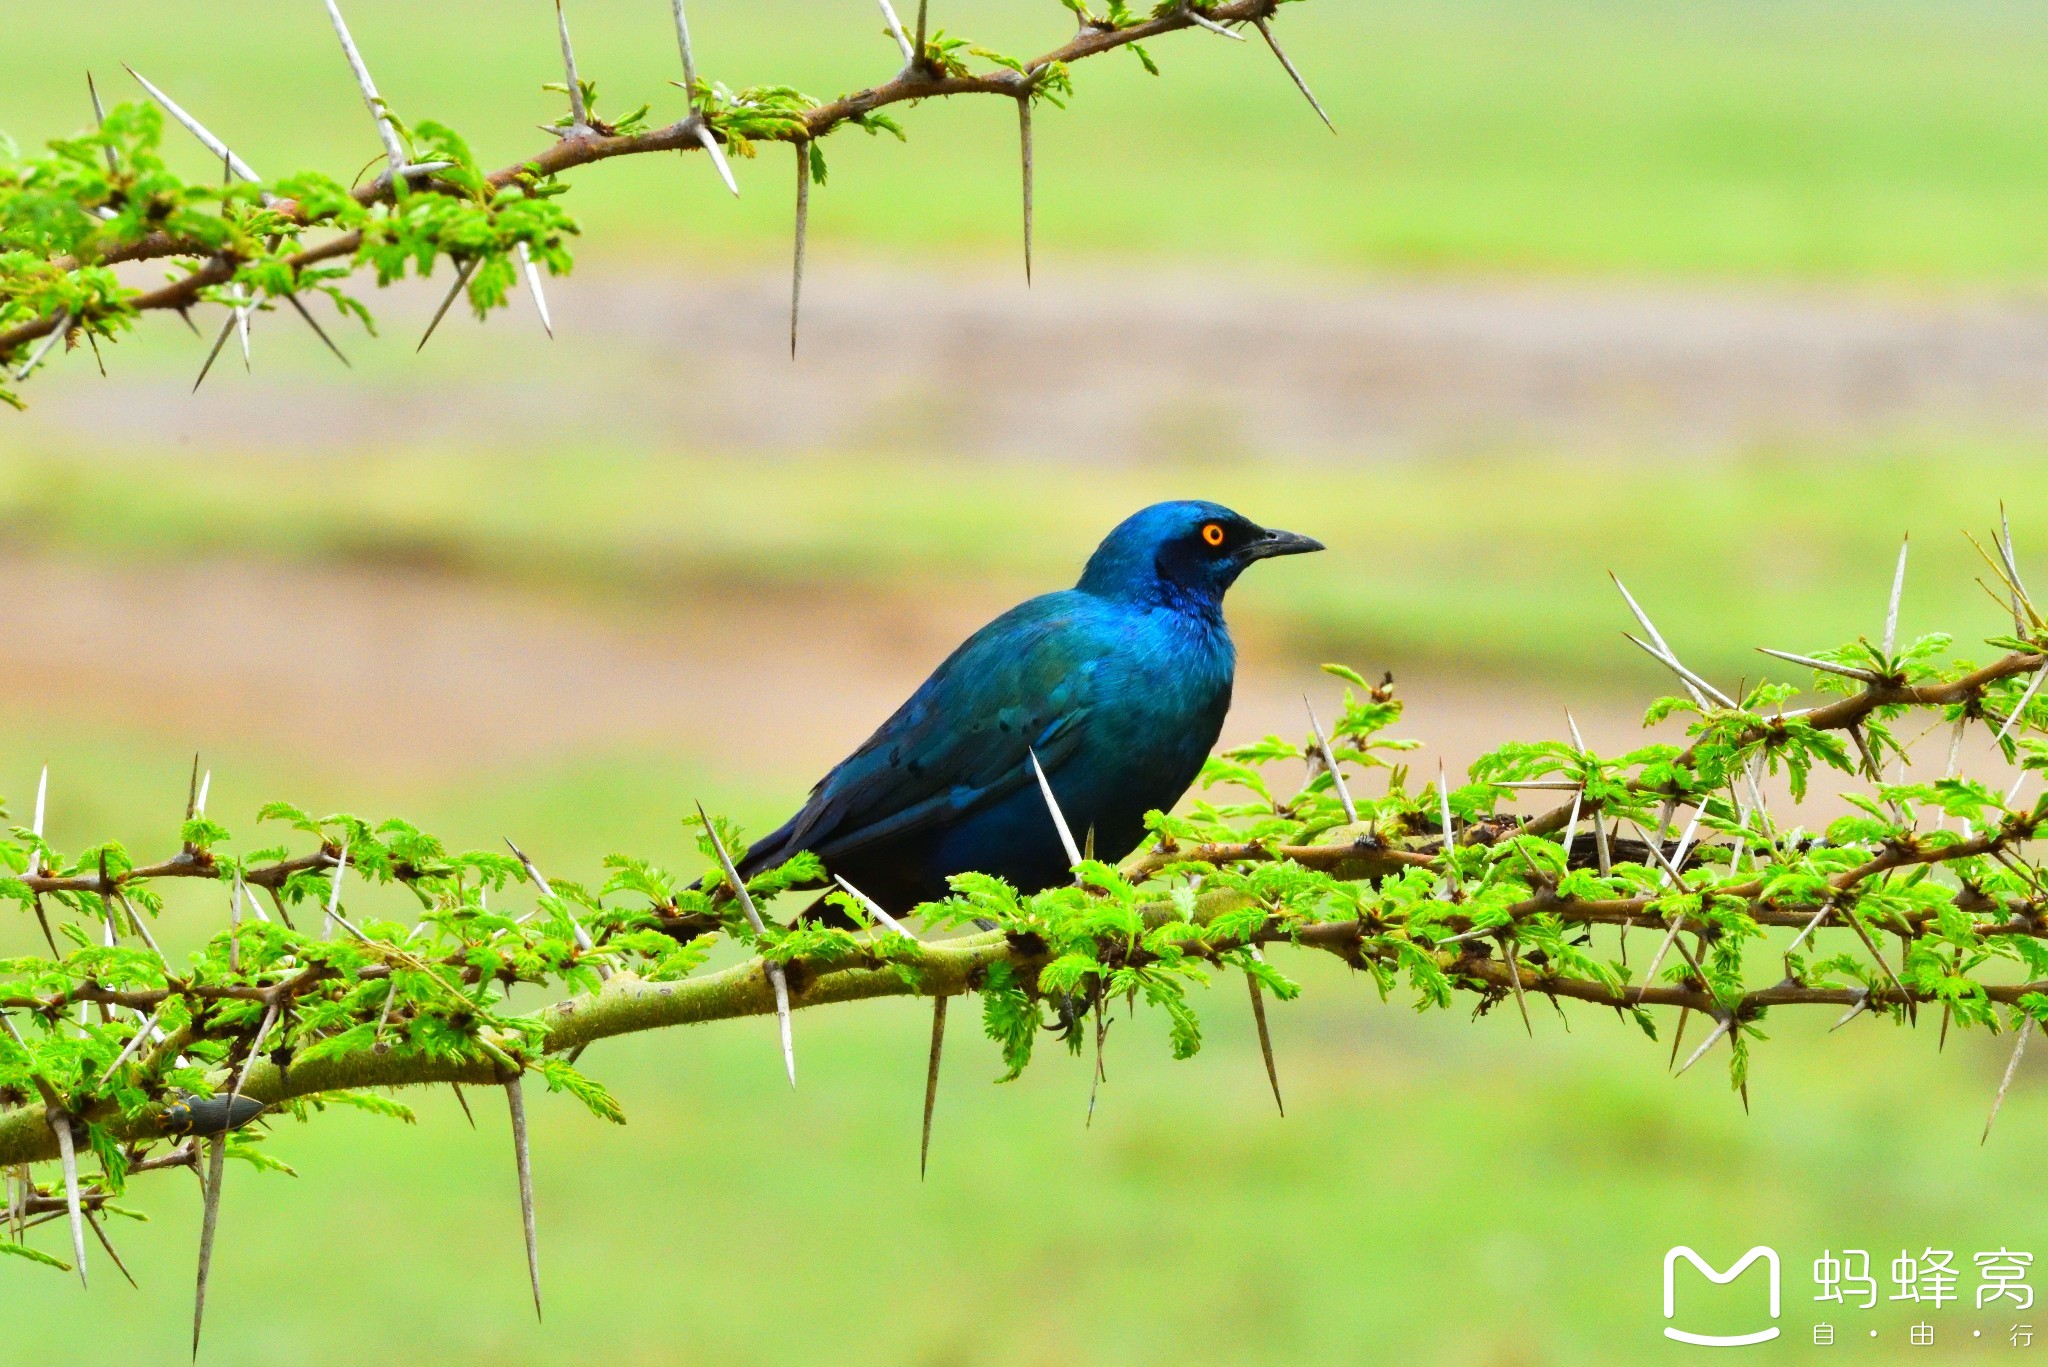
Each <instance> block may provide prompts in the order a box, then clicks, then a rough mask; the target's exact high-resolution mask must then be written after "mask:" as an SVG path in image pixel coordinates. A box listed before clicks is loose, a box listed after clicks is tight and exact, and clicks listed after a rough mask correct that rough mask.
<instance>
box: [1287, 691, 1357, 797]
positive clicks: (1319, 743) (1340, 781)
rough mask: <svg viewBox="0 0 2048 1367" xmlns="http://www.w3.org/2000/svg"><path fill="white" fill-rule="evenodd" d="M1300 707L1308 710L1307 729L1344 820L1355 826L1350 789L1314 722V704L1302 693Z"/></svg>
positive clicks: (1321, 727)
mask: <svg viewBox="0 0 2048 1367" xmlns="http://www.w3.org/2000/svg"><path fill="white" fill-rule="evenodd" d="M1301 705H1302V706H1303V707H1305V708H1307V709H1308V728H1309V730H1311V731H1313V732H1315V736H1316V750H1317V751H1318V752H1319V753H1320V754H1321V755H1322V757H1323V768H1325V769H1327V770H1328V771H1329V774H1330V782H1331V783H1332V784H1333V785H1335V787H1336V789H1337V800H1338V801H1339V802H1341V803H1343V804H1344V820H1345V821H1346V822H1347V823H1349V824H1351V825H1353V826H1355V825H1357V824H1358V807H1357V805H1356V804H1355V803H1353V802H1352V800H1351V789H1350V788H1348V787H1346V786H1345V783H1344V775H1343V774H1342V773H1340V772H1338V769H1337V757H1336V756H1335V755H1334V754H1332V753H1331V752H1330V738H1329V737H1328V736H1325V735H1324V734H1323V724H1322V723H1321V722H1320V721H1318V720H1316V707H1315V704H1314V703H1312V702H1310V701H1309V700H1308V694H1306V693H1304V694H1302V695H1301Z"/></svg>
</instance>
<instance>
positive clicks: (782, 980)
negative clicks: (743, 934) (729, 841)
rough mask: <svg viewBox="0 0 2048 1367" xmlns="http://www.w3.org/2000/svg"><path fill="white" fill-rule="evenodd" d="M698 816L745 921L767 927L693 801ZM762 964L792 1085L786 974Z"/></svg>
mask: <svg viewBox="0 0 2048 1367" xmlns="http://www.w3.org/2000/svg"><path fill="white" fill-rule="evenodd" d="M697 816H698V819H699V820H701V821H702V822H703V823H704V833H705V834H706V835H708V836H710V837H711V848H712V849H713V850H715V851H716V852H717V854H718V867H719V868H720V869H722V870H723V871H724V873H725V877H726V881H727V882H729V883H731V884H732V886H733V891H734V892H735V893H736V894H737V895H738V897H739V902H740V910H741V911H743V912H745V913H746V916H747V924H748V925H750V926H752V927H753V928H754V933H755V934H756V935H759V934H761V933H762V932H763V931H765V930H766V929H767V927H766V926H765V925H763V924H762V921H761V913H760V912H759V911H757V910H755V909H754V896H753V894H752V893H750V892H748V891H747V880H746V879H744V878H742V877H740V871H739V870H738V869H737V868H735V867H734V866H733V862H732V855H730V854H728V853H727V852H726V848H725V841H723V840H721V839H720V838H719V835H718V827H716V826H714V825H712V824H711V817H710V814H709V813H707V812H706V811H705V810H704V804H703V803H701V802H700V803H698V804H697ZM761 962H762V966H763V967H764V968H765V969H766V970H767V973H768V985H769V986H770V987H773V988H774V989H775V1018H776V1021H777V1023H778V1024H780V1025H781V1027H782V1063H783V1066H784V1067H785V1068H786V1069H788V1071H789V1085H790V1086H792V1087H794V1086H796V1040H795V1035H794V1032H793V1031H792V1030H791V1028H790V1020H789V976H788V975H787V974H786V973H784V972H783V971H782V965H781V964H779V963H776V962H775V961H774V960H773V959H768V958H763V959H762V961H761Z"/></svg>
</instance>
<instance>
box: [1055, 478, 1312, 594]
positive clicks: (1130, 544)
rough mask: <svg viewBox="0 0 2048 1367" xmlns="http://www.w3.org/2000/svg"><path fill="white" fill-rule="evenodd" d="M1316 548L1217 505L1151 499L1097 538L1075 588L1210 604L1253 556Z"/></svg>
mask: <svg viewBox="0 0 2048 1367" xmlns="http://www.w3.org/2000/svg"><path fill="white" fill-rule="evenodd" d="M1322 548H1323V543H1322V542H1320V541H1317V540H1314V539H1313V538H1311V537H1306V536H1297V535H1296V534H1295V533H1293V532H1281V531H1274V530H1273V529H1271V528H1268V527H1261V526H1260V525H1259V524H1258V523H1256V522H1253V521H1252V520H1251V519H1250V518H1247V517H1243V516H1240V515H1239V514H1237V513H1234V512H1232V511H1231V510H1230V509H1228V508H1226V507H1224V506H1223V505H1222V504H1220V503H1206V502H1203V501H1201V500H1199V499H1187V500H1182V501H1179V502H1174V503H1155V504H1153V505H1152V506H1151V507H1149V508H1141V509H1139V510H1138V511H1137V512H1135V513H1132V514H1131V515H1130V516H1129V517H1127V518H1125V519H1124V520H1123V521H1122V522H1121V523H1120V524H1118V526H1117V528H1116V530H1115V531H1113V532H1111V533H1110V534H1109V535H1108V536H1106V537H1104V538H1103V541H1102V544H1101V545H1100V546H1097V547H1096V548H1095V554H1093V555H1091V556H1089V557H1088V567H1087V568H1086V569H1085V570H1083V571H1082V572H1081V583H1080V585H1079V587H1080V588H1081V590H1082V591H1083V592H1085V593H1093V594H1095V595H1097V596H1098V597H1103V598H1122V599H1137V600H1140V601H1156V600H1158V599H1160V598H1167V599H1193V600H1194V601H1196V602H1198V603H1204V604H1210V605H1213V604H1216V603H1220V602H1221V601H1222V599H1223V594H1224V592H1225V591H1226V590H1227V589H1229V587H1230V586H1231V585H1232V584H1233V583H1235V582H1236V581H1237V576H1238V575H1240V574H1243V573H1244V571H1245V567H1246V566H1248V565H1250V564H1251V563H1252V562H1253V561H1254V560H1268V559H1271V558H1272V557H1273V556H1276V555H1300V554H1303V553H1304V552H1307V551H1319V550H1321V549H1322Z"/></svg>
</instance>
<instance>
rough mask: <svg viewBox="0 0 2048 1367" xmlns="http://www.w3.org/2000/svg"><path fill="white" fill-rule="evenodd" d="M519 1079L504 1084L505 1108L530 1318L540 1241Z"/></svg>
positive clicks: (536, 1294)
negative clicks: (509, 1125) (515, 1169)
mask: <svg viewBox="0 0 2048 1367" xmlns="http://www.w3.org/2000/svg"><path fill="white" fill-rule="evenodd" d="M523 1081H524V1079H523V1078H517V1077H515V1078H512V1079H511V1080H510V1081H508V1082H506V1084H505V1108H506V1110H508V1111H510V1112H511V1114H512V1157H513V1161H514V1162H515V1163H516V1164H517V1165H518V1169H519V1225H520V1228H521V1230H522V1231H523V1232H524V1233H525V1235H526V1276H527V1279H528V1280H529V1281H530V1282H532V1283H533V1317H534V1318H535V1319H539V1318H540V1317H541V1313H540V1240H539V1236H538V1234H537V1232H536V1230H535V1228H534V1220H533V1148H532V1145H531V1144H530V1143H529V1142H528V1140H527V1133H526V1094H525V1092H524V1091H523V1090H522V1087H521V1084H522V1083H523Z"/></svg>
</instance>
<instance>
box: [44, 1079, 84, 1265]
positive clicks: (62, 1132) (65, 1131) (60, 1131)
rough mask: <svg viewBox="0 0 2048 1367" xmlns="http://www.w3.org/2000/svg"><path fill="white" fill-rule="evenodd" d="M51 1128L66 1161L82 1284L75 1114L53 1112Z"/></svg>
mask: <svg viewBox="0 0 2048 1367" xmlns="http://www.w3.org/2000/svg"><path fill="white" fill-rule="evenodd" d="M49 1121H50V1128H51V1129H52V1130H55V1131H56V1132H57V1153H58V1155H59V1157H61V1158H62V1159H63V1161H64V1206H65V1209H66V1210H67V1211H68V1212H69V1213H70V1216H71V1253H72V1256H73V1257H75V1258H76V1259H77V1260H78V1284H79V1285H80V1286H87V1285H88V1283H87V1282H86V1279H85V1211H84V1209H83V1207H81V1206H80V1205H79V1201H78V1148H77V1144H76V1142H75V1139H74V1136H73V1135H72V1133H71V1117H70V1116H68V1115H66V1114H64V1112H62V1111H59V1110H52V1111H51V1112H50V1113H49Z"/></svg>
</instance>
